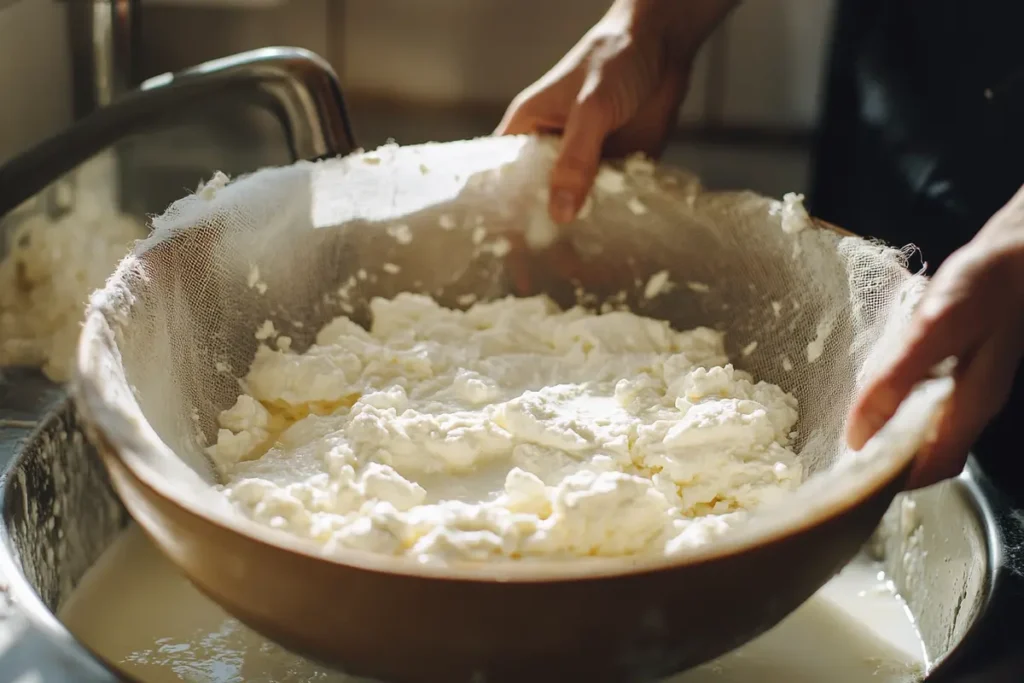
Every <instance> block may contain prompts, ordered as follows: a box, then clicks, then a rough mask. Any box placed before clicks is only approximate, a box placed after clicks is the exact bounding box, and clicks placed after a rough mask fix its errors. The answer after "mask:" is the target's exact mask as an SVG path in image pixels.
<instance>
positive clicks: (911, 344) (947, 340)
mask: <svg viewBox="0 0 1024 683" xmlns="http://www.w3.org/2000/svg"><path fill="white" fill-rule="evenodd" d="M929 299H930V300H929ZM948 301H949V299H948V298H947V297H945V296H943V295H937V296H933V297H927V296H926V300H925V301H922V302H921V310H919V312H918V315H917V316H916V317H915V320H914V322H913V323H912V325H911V330H910V336H909V339H908V341H907V343H906V345H905V346H904V348H903V349H902V350H901V351H900V353H899V354H898V355H897V356H896V358H895V359H893V360H892V361H891V362H890V363H889V364H888V366H887V367H885V368H884V369H883V370H882V371H881V372H879V374H878V375H877V376H876V377H875V378H874V379H872V380H871V382H870V383H869V384H868V386H867V387H865V388H864V389H863V390H862V391H861V393H860V396H859V397H858V399H857V401H856V403H855V404H854V407H853V410H852V411H851V412H850V420H849V422H848V424H847V432H846V440H847V443H848V444H849V446H850V448H853V449H854V450H857V449H859V448H861V447H862V446H863V445H864V444H865V443H867V441H868V439H870V438H871V437H872V436H874V435H875V433H876V432H878V430H879V429H881V428H882V427H883V426H884V425H885V423H886V422H888V421H889V419H890V418H891V417H892V416H893V414H895V412H896V410H897V409H898V408H899V407H900V404H901V403H902V402H903V399H904V398H906V397H907V394H909V393H910V390H911V389H912V388H913V387H914V385H915V384H917V383H918V382H920V381H921V380H922V379H924V378H926V377H927V376H928V375H929V374H930V373H931V371H932V369H933V368H934V367H935V366H936V365H938V364H939V363H941V362H942V361H944V360H946V359H947V358H949V357H950V356H960V355H962V354H963V353H965V352H966V351H968V350H969V349H970V348H971V347H972V345H974V344H973V342H974V340H975V339H976V337H977V335H978V334H979V333H980V332H979V325H977V324H975V321H974V320H973V318H974V317H975V313H974V310H976V309H977V307H976V306H975V307H972V306H969V305H966V304H964V303H961V302H960V301H962V300H959V301H958V302H957V303H954V304H949V303H948Z"/></svg>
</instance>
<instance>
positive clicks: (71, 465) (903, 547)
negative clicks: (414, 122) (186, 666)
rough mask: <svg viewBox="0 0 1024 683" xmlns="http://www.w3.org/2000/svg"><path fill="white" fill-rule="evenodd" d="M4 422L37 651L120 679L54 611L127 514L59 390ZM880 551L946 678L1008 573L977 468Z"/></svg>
mask: <svg viewBox="0 0 1024 683" xmlns="http://www.w3.org/2000/svg"><path fill="white" fill-rule="evenodd" d="M0 414H2V415H6V416H10V417H8V418H6V419H10V420H18V421H19V422H18V426H15V427H7V428H5V429H3V430H0V460H2V461H3V462H5V467H6V469H5V471H6V475H5V478H4V481H3V486H2V497H0V511H2V520H3V525H2V529H3V534H2V536H3V538H2V541H3V543H2V544H0V573H4V574H6V575H7V576H8V580H9V581H10V590H11V595H12V596H13V598H14V600H15V601H16V602H17V603H18V605H19V606H20V608H21V610H23V613H24V614H25V615H27V618H28V620H29V621H30V622H31V624H32V629H33V631H34V634H35V636H34V637H35V639H36V642H37V647H38V643H39V642H45V643H46V646H47V647H48V648H49V650H50V651H51V655H50V657H49V658H48V660H55V661H65V662H70V663H71V664H69V666H73V667H74V670H75V672H76V673H75V678H74V680H79V681H107V680H111V678H110V674H109V673H107V672H106V670H105V669H104V668H103V665H102V664H99V663H98V662H97V660H96V659H95V658H93V657H92V656H91V655H90V654H89V653H88V652H87V651H85V650H84V649H83V648H82V647H81V646H80V645H78V644H77V643H76V642H75V641H74V639H73V638H72V637H71V636H70V635H69V634H68V633H67V631H66V630H65V629H64V628H63V626H62V625H61V624H60V623H59V622H58V621H57V620H56V618H55V617H54V614H56V613H57V611H58V610H59V609H60V607H61V605H62V604H63V602H64V600H66V599H67V598H68V597H69V596H70V594H71V592H72V591H73V590H74V588H75V586H76V585H77V584H78V581H79V580H80V579H81V578H82V576H83V575H84V573H85V572H86V571H87V570H88V568H89V567H90V566H91V565H92V564H93V563H94V562H95V561H96V560H97V559H98V558H99V556H100V555H101V554H102V553H103V551H104V550H105V549H106V548H107V546H108V545H109V544H110V543H111V542H112V541H113V539H114V538H115V537H116V536H117V534H118V533H119V532H120V531H121V530H122V529H123V528H124V527H125V525H126V524H128V523H129V518H128V515H127V514H126V512H125V510H124V508H123V507H122V506H121V504H120V502H119V501H118V499H117V496H116V495H115V494H114V492H113V491H112V489H111V487H110V484H109V482H108V480H107V477H106V473H105V471H104V469H103V467H102V465H101V464H100V461H99V459H98V456H97V454H96V453H95V452H94V450H93V449H92V447H91V446H90V445H89V443H88V442H87V440H86V439H85V438H84V437H83V435H82V433H81V431H80V430H79V428H78V420H77V417H76V415H75V410H74V408H73V406H72V405H71V404H70V402H69V401H68V400H67V399H66V397H65V396H64V394H63V392H62V391H60V389H59V388H57V387H54V386H53V385H50V384H49V383H48V382H46V381H45V380H42V379H41V378H40V377H39V376H38V375H36V374H34V373H32V372H27V371H26V372H21V371H19V372H14V373H11V374H8V375H6V376H5V377H4V378H3V379H2V380H0ZM873 550H875V551H879V552H881V554H882V556H883V557H884V558H885V560H884V562H885V566H886V568H887V570H888V572H889V575H890V576H891V577H892V578H893V579H894V581H895V582H896V584H897V587H898V588H899V590H900V592H901V593H902V594H903V595H904V596H905V597H906V598H907V601H908V603H909V606H910V609H911V611H912V612H913V614H914V616H915V618H916V619H917V622H918V625H919V627H920V630H921V633H922V635H923V637H924V640H925V644H926V647H927V650H928V653H929V655H930V657H931V658H932V659H933V660H948V661H945V662H943V663H942V665H941V666H940V667H939V670H938V671H937V672H936V673H935V676H934V680H939V679H940V678H941V676H942V675H943V674H942V671H943V669H946V668H947V667H949V666H953V665H955V664H957V662H956V660H957V659H958V658H959V657H960V656H961V655H965V654H969V651H970V649H972V648H973V647H975V646H976V645H977V643H976V640H977V638H976V636H977V634H978V633H979V632H980V631H979V629H980V628H981V626H982V625H983V623H984V621H985V619H986V614H987V613H988V611H989V609H990V606H991V601H992V599H993V596H994V591H995V588H996V579H997V573H998V571H997V570H998V568H999V567H1000V566H1002V557H1001V554H1002V553H1003V541H1002V536H1001V531H1000V527H999V525H998V523H997V518H996V514H995V511H994V510H993V508H992V505H991V503H990V501H989V498H988V493H987V489H986V485H985V483H984V481H981V480H979V478H978V473H977V470H976V466H975V465H974V463H972V464H971V465H970V466H969V467H968V469H967V470H966V471H965V473H964V474H963V475H962V476H961V477H960V478H959V479H957V480H955V481H952V482H949V483H947V484H944V485H942V486H939V487H936V488H933V489H931V490H926V491H922V492H918V493H915V494H912V495H904V496H901V497H900V498H899V499H897V501H896V502H895V504H894V505H893V507H892V508H891V509H890V511H889V513H888V514H887V516H886V519H885V521H884V522H883V524H882V526H881V527H880V529H879V533H878V535H877V538H876V543H875V544H874V547H873ZM54 653H57V654H59V657H55V655H54ZM2 666H3V663H2V660H0V670H2ZM82 672H86V673H85V674H83V673H82ZM86 674H87V675H86ZM44 680H50V679H44ZM52 680H59V679H57V678H55V679H52ZM957 680H959V679H957Z"/></svg>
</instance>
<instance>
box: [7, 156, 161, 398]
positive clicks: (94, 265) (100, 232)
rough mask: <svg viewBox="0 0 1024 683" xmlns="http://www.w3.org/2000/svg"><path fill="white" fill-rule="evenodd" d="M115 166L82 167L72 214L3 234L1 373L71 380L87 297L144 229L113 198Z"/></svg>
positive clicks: (103, 162)
mask: <svg viewBox="0 0 1024 683" xmlns="http://www.w3.org/2000/svg"><path fill="white" fill-rule="evenodd" d="M109 164H110V160H109V159H108V158H107V157H105V156H101V157H99V158H97V159H93V160H91V161H90V162H87V163H86V164H84V165H83V166H82V167H80V168H79V169H78V170H77V171H76V172H75V176H76V178H77V185H76V187H75V189H74V190H73V197H72V202H71V203H72V206H71V210H70V211H69V212H68V213H66V214H64V215H63V216H60V217H59V218H54V219H51V218H49V217H47V216H46V215H45V214H43V213H42V212H41V211H36V212H34V213H32V214H30V215H28V216H27V217H26V219H25V220H24V221H23V222H21V223H19V224H18V225H17V226H14V227H12V228H11V229H10V230H9V231H7V234H6V235H3V234H2V233H0V238H3V237H6V242H7V243H6V245H5V246H6V249H5V250H3V251H4V252H6V253H5V256H4V258H3V260H2V261H0V366H8V365H26V366H33V367H40V368H41V369H42V371H43V372H44V374H46V376H47V377H48V378H50V379H51V380H53V381H54V382H65V381H67V380H68V379H70V377H71V372H72V369H73V368H74V364H75V347H76V345H77V344H78V334H79V331H80V329H81V326H82V317H83V315H84V312H85V307H86V304H87V303H88V300H89V295H90V294H91V293H92V292H93V290H95V289H98V288H100V287H102V286H103V284H104V282H106V280H107V278H108V277H110V274H111V273H113V272H114V269H115V268H116V267H117V264H118V263H119V262H120V261H121V259H123V258H124V257H125V256H126V255H127V254H128V252H129V251H130V250H131V247H132V244H133V243H134V242H135V240H137V239H140V238H141V237H144V236H145V233H146V228H145V226H144V225H143V224H142V223H141V222H139V221H138V220H136V219H134V218H133V217H131V216H129V215H127V214H123V213H121V212H120V211H118V210H117V209H116V208H114V206H113V202H112V201H111V200H110V199H109V198H108V197H106V196H105V194H109V192H110V190H109V184H110V180H109V177H110V176H109V174H108V168H109Z"/></svg>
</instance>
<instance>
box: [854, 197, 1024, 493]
mask: <svg viewBox="0 0 1024 683" xmlns="http://www.w3.org/2000/svg"><path fill="white" fill-rule="evenodd" d="M1022 353H1024V187H1022V188H1021V190H1019V191H1018V192H1017V194H1016V195H1015V196H1014V198H1013V199H1011V200H1010V202H1009V203H1008V204H1007V205H1006V206H1004V207H1003V208H1002V209H1001V210H1000V211H999V212H998V213H997V214H996V215H994V216H993V217H992V218H991V219H990V220H989V221H988V223H986V225H985V227H984V228H982V230H981V231H980V232H979V233H978V234H977V235H976V236H975V238H974V239H972V240H971V241H970V242H968V243H967V244H966V245H965V246H964V247H962V248H961V249H959V250H958V251H956V252H955V253H954V254H953V255H952V256H950V257H949V259H947V260H946V262H945V263H943V264H942V267H941V268H939V270H938V272H936V273H935V277H934V278H933V279H932V281H931V283H929V285H928V289H927V290H926V291H925V294H924V296H923V297H922V300H921V302H920V305H919V306H918V309H917V311H916V312H915V315H914V319H913V321H912V323H911V328H910V331H909V333H908V337H907V343H906V345H905V347H904V348H903V350H902V351H901V353H900V354H899V355H898V356H897V357H896V358H895V359H894V360H893V361H892V362H890V363H889V364H888V365H887V366H886V367H885V368H884V369H883V370H882V372H881V373H879V375H878V376H877V377H875V378H874V379H873V380H872V382H871V383H870V384H869V385H868V386H867V387H866V388H865V389H864V390H863V391H862V392H861V394H860V396H859V398H858V400H857V402H856V404H855V405H854V407H853V410H852V412H851V414H850V420H849V424H848V429H847V441H848V443H849V445H850V447H851V448H854V449H859V448H860V447H861V446H863V445H864V444H865V443H866V442H867V441H868V439H870V438H871V437H872V436H873V435H874V434H875V433H876V432H877V431H878V430H879V429H881V427H882V426H883V425H885V423H886V422H887V421H888V420H889V418H891V417H892V416H893V414H894V413H895V412H896V409H897V408H898V407H899V405H900V403H901V402H902V401H903V399H904V398H905V397H906V396H907V394H908V393H910V390H911V389H912V388H913V386H914V385H915V384H917V383H918V382H919V381H921V380H923V379H925V378H926V377H927V376H928V375H929V373H930V372H931V370H932V369H933V368H934V367H935V366H936V365H938V364H939V363H941V362H943V361H944V360H945V359H947V358H950V357H955V358H956V359H957V364H956V368H955V370H954V379H955V383H956V385H955V389H954V390H953V395H952V397H951V398H950V400H949V402H948V403H947V405H946V406H945V408H944V410H943V413H942V415H941V417H940V420H939V424H938V428H937V430H936V433H935V436H934V438H933V439H932V440H931V441H930V442H929V443H928V444H926V445H925V446H924V448H923V449H922V450H921V451H920V452H919V453H918V455H917V458H916V459H915V461H914V464H913V466H912V469H911V473H910V479H909V481H908V488H910V489H914V488H920V487H923V486H929V485H931V484H934V483H937V482H939V481H942V480H943V479H946V478H949V477H954V476H956V475H958V474H959V473H960V472H961V470H962V469H963V467H964V464H965V462H966V460H967V451H968V450H969V449H970V448H971V446H972V445H973V444H974V442H975V441H976V440H977V438H978V436H979V435H980V434H981V432H982V430H983V429H984V428H985V426H986V425H987V424H988V422H989V421H990V420H991V419H992V418H993V417H995V416H996V414H997V413H998V412H999V411H1000V409H1002V407H1003V405H1004V404H1005V402H1006V399H1007V397H1008V395H1009V392H1010V389H1011V387H1012V384H1013V379H1014V374H1015V372H1016V370H1017V367H1018V366H1019V364H1020V360H1021V356H1022Z"/></svg>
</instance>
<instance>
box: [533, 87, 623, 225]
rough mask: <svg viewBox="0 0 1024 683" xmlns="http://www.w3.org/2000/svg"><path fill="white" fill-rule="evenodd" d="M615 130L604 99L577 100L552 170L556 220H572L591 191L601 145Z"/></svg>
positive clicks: (552, 194)
mask: <svg viewBox="0 0 1024 683" xmlns="http://www.w3.org/2000/svg"><path fill="white" fill-rule="evenodd" d="M610 132H611V125H610V117H609V116H608V114H607V113H606V112H605V111H604V108H603V107H602V105H601V100H600V99H597V98H592V97H588V98H584V99H580V100H577V102H576V103H575V104H574V105H573V108H572V109H571V110H570V112H569V116H568V118H567V119H566V122H565V128H564V130H563V133H562V146H561V149H560V150H559V153H558V158H557V159H556V160H555V165H554V167H553V168H552V169H551V197H550V203H549V206H548V211H549V212H550V213H551V218H552V219H554V221H555V222H556V223H569V222H570V221H572V220H573V219H574V218H575V217H576V214H577V213H578V212H579V210H580V207H582V206H583V202H584V200H585V199H586V197H587V193H588V192H590V186H591V185H593V183H594V178H595V176H597V169H598V166H599V165H600V163H601V148H602V146H603V145H604V141H605V138H606V137H607V136H608V134H609V133H610Z"/></svg>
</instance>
